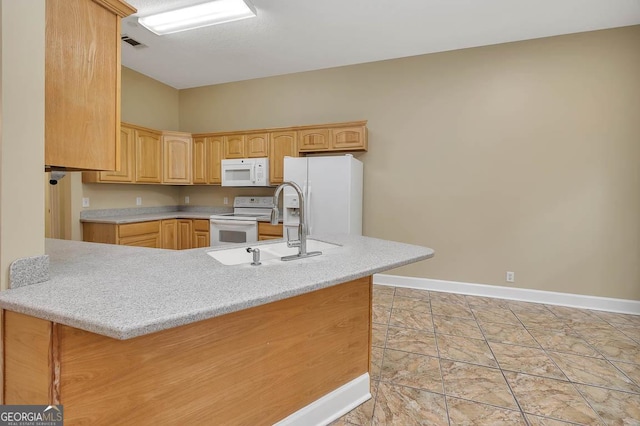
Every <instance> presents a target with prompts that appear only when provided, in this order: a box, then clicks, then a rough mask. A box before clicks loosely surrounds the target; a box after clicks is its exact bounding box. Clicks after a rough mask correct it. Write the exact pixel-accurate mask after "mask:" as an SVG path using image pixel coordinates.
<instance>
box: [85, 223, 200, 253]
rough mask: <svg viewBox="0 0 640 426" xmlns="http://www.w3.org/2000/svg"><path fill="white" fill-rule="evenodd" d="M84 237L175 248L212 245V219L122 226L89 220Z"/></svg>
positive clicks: (97, 241) (133, 244) (122, 243)
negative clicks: (210, 229) (210, 224)
mask: <svg viewBox="0 0 640 426" xmlns="http://www.w3.org/2000/svg"><path fill="white" fill-rule="evenodd" d="M82 240H83V241H87V242H91V243H105V244H119V245H127V246H137V247H151V248H163V249H172V250H183V249H190V248H199V247H209V221H208V220H207V219H165V220H153V221H149V222H136V223H127V224H121V225H117V224H111V223H92V222H85V223H83V224H82Z"/></svg>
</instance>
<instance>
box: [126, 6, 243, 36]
mask: <svg viewBox="0 0 640 426" xmlns="http://www.w3.org/2000/svg"><path fill="white" fill-rule="evenodd" d="M255 16H256V9H255V7H254V6H253V5H252V4H251V2H249V0H216V1H210V2H208V3H202V4H197V5H195V6H188V7H183V8H180V9H175V10H170V11H168V12H162V13H157V14H155V15H149V16H145V17H140V18H138V22H139V23H140V24H142V25H143V26H144V27H145V28H147V29H148V30H149V31H151V32H154V33H156V34H158V35H165V34H172V33H177V32H180V31H187V30H193V29H196V28H201V27H207V26H209V25H216V24H223V23H225V22H232V21H238V20H240V19H246V18H254V17H255Z"/></svg>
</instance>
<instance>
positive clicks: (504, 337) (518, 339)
mask: <svg viewBox="0 0 640 426" xmlns="http://www.w3.org/2000/svg"><path fill="white" fill-rule="evenodd" d="M480 328H482V331H484V335H485V337H486V339H487V340H488V341H490V342H498V343H507V344H511V345H522V346H529V347H532V348H539V347H540V345H538V342H536V341H535V340H534V339H533V337H531V335H530V334H529V332H528V331H527V329H526V328H524V327H523V326H522V325H521V324H517V325H516V324H498V323H482V324H480Z"/></svg>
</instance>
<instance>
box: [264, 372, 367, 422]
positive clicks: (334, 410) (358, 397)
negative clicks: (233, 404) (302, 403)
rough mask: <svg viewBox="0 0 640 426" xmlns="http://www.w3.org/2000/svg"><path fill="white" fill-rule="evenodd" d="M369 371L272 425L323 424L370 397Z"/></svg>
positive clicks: (342, 414) (337, 417)
mask: <svg viewBox="0 0 640 426" xmlns="http://www.w3.org/2000/svg"><path fill="white" fill-rule="evenodd" d="M370 389H371V388H370V385H369V373H364V374H363V375H362V376H360V377H357V378H355V379H353V380H352V381H350V382H349V383H347V384H345V385H342V386H340V387H339V388H338V389H336V390H334V391H332V392H329V393H328V394H326V395H325V396H323V397H322V398H320V399H318V400H316V401H314V402H312V403H311V404H309V405H307V406H306V407H304V408H301V409H300V410H298V411H296V412H295V413H293V414H291V415H290V416H289V417H287V418H285V419H283V420H280V421H279V422H278V423H276V424H275V425H274V426H313V425H316V426H324V425H328V424H329V423H331V422H333V421H334V420H337V419H339V418H340V417H342V416H344V415H345V414H347V413H348V412H349V411H351V410H353V409H354V408H356V407H357V406H358V405H360V404H362V403H363V402H365V401H368V400H369V399H371V393H370Z"/></svg>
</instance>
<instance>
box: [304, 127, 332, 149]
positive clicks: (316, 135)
mask: <svg viewBox="0 0 640 426" xmlns="http://www.w3.org/2000/svg"><path fill="white" fill-rule="evenodd" d="M298 141H299V148H298V150H299V151H300V152H305V151H324V150H328V149H329V129H307V130H300V131H298Z"/></svg>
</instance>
